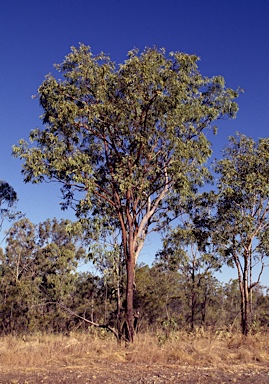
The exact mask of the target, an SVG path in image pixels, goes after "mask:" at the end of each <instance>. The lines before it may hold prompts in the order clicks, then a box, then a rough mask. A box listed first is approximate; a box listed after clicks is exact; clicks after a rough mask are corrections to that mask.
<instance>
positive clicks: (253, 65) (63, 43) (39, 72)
mask: <svg viewBox="0 0 269 384" xmlns="http://www.w3.org/2000/svg"><path fill="white" fill-rule="evenodd" d="M268 20H269V0H225V1H224V0H196V1H195V0H88V1H87V0H76V1H74V0H46V1H41V0H20V1H18V0H17V1H16V0H9V1H2V2H1V5H0V47H1V56H0V132H1V141H0V179H3V180H6V181H7V182H9V183H10V184H11V185H12V186H13V187H14V188H15V189H16V191H17V193H18V195H19V204H18V208H19V209H20V210H21V211H23V212H24V213H25V214H26V216H27V217H28V218H29V219H30V220H32V221H33V222H35V223H38V222H40V221H43V220H45V219H46V218H48V217H54V216H56V217H70V218H72V217H73V216H72V214H71V213H70V212H62V211H61V210H60V207H59V202H60V192H59V186H57V185H48V184H46V185H38V186H37V185H30V184H27V185H25V184H24V183H23V178H22V176H21V175H20V167H21V164H20V161H19V160H18V159H13V158H12V157H11V147H12V145H13V144H16V143H17V142H18V140H19V139H20V138H25V139H28V135H29V132H30V130H31V129H33V128H35V127H37V126H39V127H41V121H40V120H39V116H40V115H41V113H42V111H41V110H40V108H39V106H38V101H37V100H33V99H32V98H31V96H32V95H34V94H35V93H36V91H37V88H38V87H39V85H40V84H41V83H42V81H43V79H44V76H45V75H46V74H47V73H49V72H51V71H53V64H54V63H60V62H62V60H63V58H64V56H65V55H67V54H68V53H69V52H70V46H72V45H75V46H78V44H79V43H84V44H86V45H90V46H91V47H92V50H93V53H95V54H97V53H99V52H100V51H104V52H106V53H108V54H110V57H111V58H112V59H113V60H114V61H116V62H118V63H119V62H122V61H123V60H125V58H126V54H127V52H128V51H129V50H130V49H132V48H134V47H137V48H139V49H143V48H144V47H145V46H153V45H156V46H158V47H164V48H166V50H167V51H168V52H169V51H182V52H186V53H190V54H193V53H194V54H196V55H198V56H199V57H200V58H201V61H200V63H199V68H200V71H201V73H202V74H203V75H206V76H213V75H223V76H224V78H225V80H226V84H227V86H228V87H232V88H237V87H238V86H239V87H241V88H243V89H244V91H245V92H244V94H241V95H240V97H239V99H238V103H239V108H240V110H239V112H238V116H237V119H236V120H234V121H222V122H220V124H219V133H218V135H217V136H216V137H215V138H214V140H213V141H212V143H213V151H214V156H219V153H220V150H221V148H222V147H223V146H224V145H225V144H226V143H227V138H228V136H229V135H233V134H234V133H235V132H236V131H240V132H242V133H245V134H246V135H248V136H252V137H254V138H255V139H258V138H259V137H266V136H268V128H269V127H268V114H269V76H268V75H269V22H268ZM157 245H159V244H158V242H156V241H155V239H153V240H151V241H150V240H149V241H148V246H147V247H146V248H145V250H144V251H143V252H142V258H143V260H144V261H152V258H153V256H154V250H155V248H156V247H157Z"/></svg>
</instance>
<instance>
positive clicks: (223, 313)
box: [0, 218, 269, 334]
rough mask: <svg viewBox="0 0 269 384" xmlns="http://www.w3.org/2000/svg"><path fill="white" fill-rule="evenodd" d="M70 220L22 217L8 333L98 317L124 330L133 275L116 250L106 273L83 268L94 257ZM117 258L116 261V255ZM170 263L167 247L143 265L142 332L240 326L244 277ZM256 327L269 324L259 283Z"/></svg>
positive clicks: (12, 255) (268, 298)
mask: <svg viewBox="0 0 269 384" xmlns="http://www.w3.org/2000/svg"><path fill="white" fill-rule="evenodd" d="M74 228H76V227H75V226H73V223H72V222H70V221H68V220H60V221H58V220H56V219H53V220H47V221H45V222H43V223H40V224H38V225H34V224H32V223H31V222H30V221H29V220H28V219H25V218H23V219H21V220H19V221H17V222H15V223H14V224H13V225H12V226H11V228H10V229H9V231H8V232H7V237H6V247H5V248H4V249H3V250H1V264H0V272H1V275H0V282H1V283H0V332H1V333H2V334H10V333H15V334H25V333H29V332H64V333H68V332H70V331H76V330H88V329H89V327H90V326H91V323H95V324H97V325H109V327H111V328H112V329H118V328H120V327H119V325H118V324H117V322H118V321H122V319H123V318H124V311H125V300H124V292H125V290H126V273H125V270H124V268H125V267H124V262H123V260H122V259H121V258H120V257H119V258H118V263H117V268H115V264H114V265H113V264H112V263H111V262H110V260H111V259H110V258H109V256H108V257H107V258H104V259H103V263H102V265H100V264H99V266H98V273H96V274H93V273H90V272H80V269H79V265H80V264H82V263H85V262H86V261H89V255H88V253H87V252H86V249H85V247H83V241H84V239H83V236H82V234H81V232H79V231H77V232H76V230H75V229H74ZM114 260H115V259H114ZM181 261H182V262H181V263H179V264H178V265H177V266H176V267H175V265H173V266H172V265H169V264H168V263H167V262H166V261H165V260H164V258H163V257H162V253H161V252H160V253H159V255H158V257H157V258H156V261H155V263H154V265H153V266H151V267H150V266H148V265H138V266H137V268H136V285H135V289H134V309H135V313H136V315H137V324H136V329H137V330H138V331H139V330H140V331H145V330H153V331H158V330H162V331H164V332H165V334H169V333H170V332H171V331H173V330H177V329H186V330H193V329H195V328H196V327H205V328H206V327H210V328H211V329H212V328H213V329H214V330H216V331H217V330H221V329H230V330H240V327H241V324H240V313H241V308H240V291H239V288H238V281H237V280H231V281H229V282H228V283H226V284H223V283H220V282H219V281H218V280H217V279H216V277H214V268H212V264H210V267H209V266H208V263H204V260H203V259H202V258H198V259H196V261H195V263H194V261H193V260H192V261H191V262H189V263H186V260H185V262H184V259H183V258H182V259H181ZM251 313H252V317H253V318H252V330H260V329H267V328H268V326H269V315H268V313H269V294H268V291H267V292H266V291H265V290H264V289H263V288H262V287H261V286H259V285H257V286H256V287H255V288H254V289H253V295H252V311H251Z"/></svg>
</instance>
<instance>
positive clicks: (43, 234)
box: [0, 219, 84, 332]
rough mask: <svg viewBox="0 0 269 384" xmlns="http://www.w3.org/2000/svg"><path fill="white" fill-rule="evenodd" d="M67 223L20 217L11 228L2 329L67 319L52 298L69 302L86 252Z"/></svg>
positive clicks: (3, 256) (3, 279)
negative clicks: (32, 220) (79, 260)
mask: <svg viewBox="0 0 269 384" xmlns="http://www.w3.org/2000/svg"><path fill="white" fill-rule="evenodd" d="M68 224H69V225H70V222H69V221H68V220H61V221H60V222H58V221H57V220H56V219H53V220H47V221H45V222H44V223H41V224H39V225H38V226H35V225H34V224H32V223H31V222H30V221H29V220H28V219H21V220H20V221H18V222H16V223H14V224H13V226H12V227H11V228H10V229H9V231H8V233H7V237H6V248H5V251H4V252H2V254H1V290H0V291H1V302H0V311H1V319H2V320H1V321H2V324H1V326H0V328H1V329H4V330H5V331H11V330H13V331H18V332H22V331H23V330H24V329H27V330H29V329H31V328H32V327H33V328H36V327H37V325H38V324H39V325H40V327H42V328H43V329H46V327H47V328H50V329H53V323H54V321H55V320H57V321H56V323H57V324H59V319H62V320H63V319H64V318H65V317H66V315H65V314H64V313H63V312H61V311H60V310H59V309H58V308H57V306H55V305H54V304H52V302H56V303H57V302H60V303H62V304H68V302H69V300H70V298H71V295H72V293H73V292H74V291H75V282H76V275H77V273H76V268H77V260H78V259H79V258H81V256H84V251H82V249H81V248H79V247H78V246H77V240H78V238H79V235H77V237H75V236H74V235H72V236H71V235H70V234H68V232H67V231H66V226H67V225H68ZM47 303H48V304H47Z"/></svg>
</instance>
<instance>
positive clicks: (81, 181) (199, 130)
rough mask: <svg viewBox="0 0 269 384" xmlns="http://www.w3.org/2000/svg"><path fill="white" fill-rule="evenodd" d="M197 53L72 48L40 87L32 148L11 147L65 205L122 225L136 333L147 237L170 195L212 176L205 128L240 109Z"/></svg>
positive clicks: (29, 173)
mask: <svg viewBox="0 0 269 384" xmlns="http://www.w3.org/2000/svg"><path fill="white" fill-rule="evenodd" d="M197 61H198V57H196V56H195V55H188V54H184V53H179V52H175V53H174V52H171V53H170V54H169V55H166V53H165V50H164V49H161V50H157V49H155V48H153V49H151V48H147V49H145V50H144V51H143V52H141V53H139V52H138V50H136V49H134V50H132V51H130V52H129V53H128V57H127V59H126V60H125V61H124V63H122V64H120V65H116V64H115V63H113V62H112V61H111V59H110V58H109V57H108V56H106V55H105V54H104V53H101V54H99V55H96V56H95V55H93V53H92V52H91V50H90V48H89V47H87V46H84V45H80V47H79V48H74V47H73V48H72V51H71V53H70V54H68V55H67V56H66V57H65V59H64V61H63V63H61V64H59V65H56V66H55V68H56V70H58V72H59V73H60V74H61V76H62V77H61V78H60V79H59V80H57V79H56V78H55V77H54V76H53V75H51V74H50V75H48V76H47V77H46V78H45V80H44V82H43V83H42V85H41V86H40V87H39V90H38V96H37V97H38V99H39V102H40V105H41V107H42V108H43V110H44V113H43V116H42V120H43V123H44V125H45V127H44V129H35V130H33V131H32V132H31V133H30V142H31V145H30V146H29V145H28V144H27V142H25V141H24V140H21V141H20V142H19V145H17V146H14V149H13V153H14V155H15V156H17V157H19V158H20V159H22V160H23V161H24V163H23V171H22V172H23V175H24V180H25V182H32V183H40V182H43V181H57V182H59V183H61V184H62V188H61V190H62V194H63V208H67V207H68V206H73V208H74V209H75V210H76V213H77V215H78V216H80V215H86V216H88V217H90V220H91V219H92V215H101V216H103V217H104V218H107V221H109V222H111V221H113V222H114V225H115V226H116V227H119V228H120V230H121V236H122V240H121V243H122V245H123V253H124V257H125V262H126V271H127V289H126V303H127V304H126V320H127V323H128V327H129V339H130V340H133V286H134V271H135V265H136V262H137V259H138V256H139V253H140V251H141V249H142V247H143V245H144V242H145V239H146V236H147V235H148V233H149V232H150V231H151V230H159V229H160V228H161V226H162V225H164V223H165V222H166V221H167V219H168V218H171V216H172V215H167V213H168V212H170V213H171V212H172V211H173V206H172V205H171V204H169V203H168V199H170V198H172V197H175V198H176V199H180V197H181V196H184V195H185V194H189V193H191V191H192V190H193V189H194V187H195V186H196V185H199V184H201V183H202V181H203V179H204V178H205V177H207V176H208V172H207V170H206V169H205V168H204V167H203V163H204V162H205V160H206V159H207V158H208V156H209V155H210V154H211V150H210V143H209V141H208V140H207V138H206V137H205V135H204V134H203V131H204V130H205V129H206V128H207V127H209V126H211V124H212V123H213V122H214V121H215V120H217V119H219V118H222V117H231V118H233V117H235V115H236V111H237V104H236V103H235V101H234V100H235V98H236V97H237V95H238V94H237V92H236V91H234V90H232V89H229V88H226V87H225V82H224V79H223V78H222V77H221V76H215V77H212V78H208V77H204V76H202V75H201V74H200V72H199V70H198V66H197ZM79 192H82V194H81V195H80V194H79Z"/></svg>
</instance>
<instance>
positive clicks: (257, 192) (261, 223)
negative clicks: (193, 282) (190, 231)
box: [213, 134, 269, 335]
mask: <svg viewBox="0 0 269 384" xmlns="http://www.w3.org/2000/svg"><path fill="white" fill-rule="evenodd" d="M229 141H230V143H229V146H227V148H226V149H225V150H224V152H223V158H222V159H221V160H220V161H218V162H217V164H216V167H215V170H216V171H217V172H218V174H219V179H218V200H217V204H216V207H217V213H216V217H215V221H214V222H213V225H214V229H213V242H214V243H215V245H216V249H217V250H218V252H219V253H220V254H221V255H222V256H224V258H225V260H226V261H227V262H228V263H229V264H231V265H233V266H235V267H236V269H237V273H238V282H239V289H240V294H241V325H242V333H243V334H244V335H247V334H248V332H249V330H250V328H251V322H252V321H251V312H252V290H253V288H254V287H255V286H256V285H257V284H258V283H259V281H260V277H261V274H262V272H263V269H264V266H265V257H266V256H269V241H268V239H269V172H268V169H269V139H268V138H265V139H260V140H259V141H258V142H257V143H256V142H255V141H254V140H253V139H252V138H249V137H246V136H244V135H240V134H237V135H236V136H234V137H230V139H229ZM255 270H256V274H255V275H254V271H255Z"/></svg>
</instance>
